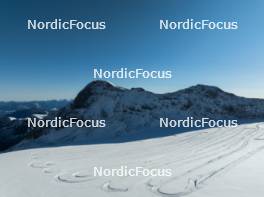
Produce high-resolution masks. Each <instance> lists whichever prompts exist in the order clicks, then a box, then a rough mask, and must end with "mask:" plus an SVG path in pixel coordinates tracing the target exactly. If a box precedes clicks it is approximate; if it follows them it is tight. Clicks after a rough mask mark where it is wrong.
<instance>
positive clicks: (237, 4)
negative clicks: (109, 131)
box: [0, 0, 264, 100]
mask: <svg viewBox="0 0 264 197" xmlns="http://www.w3.org/2000/svg"><path fill="white" fill-rule="evenodd" d="M263 10H264V2H263V1H261V0H253V1H243V2H242V1H239V0H234V1H232V2H231V1H227V0H223V1H219V0H218V1H215V0H201V1H199V2H198V1H196V0H192V1H190V0H181V1H177V0H174V1H172V0H168V1H162V0H159V1H157V0H152V1H150V0H148V1H144V0H141V1H139V0H136V1H128V0H118V1H117V0H112V1H109V0H99V1H98V0H97V1H95V0H94V1H88V0H87V1H62V0H61V1H56V2H54V1H51V0H46V1H28V0H25V1H19V0H9V1H5V0H4V1H1V3H0V23H1V28H0V92H1V94H0V100H46V99H62V98H74V97H75V95H76V94H77V93H78V92H79V91H80V89H82V88H83V87H84V86H85V85H86V84H87V83H89V82H90V81H91V73H90V71H91V67H92V66H94V65H102V66H105V67H109V69H111V68H119V67H127V68H139V67H144V68H149V69H153V68H159V67H161V68H162V69H163V68H167V69H171V70H173V79H171V80H112V82H114V83H116V84H117V85H119V86H124V87H139V86H141V87H144V88H145V89H147V90H151V91H155V92H159V93H161V92H168V91H174V90H178V89H181V88H186V87H188V86H191V85H195V84H198V83H199V84H207V85H215V86H219V87H220V88H222V89H224V90H226V91H230V92H233V93H235V94H238V95H241V96H246V97H259V98H264V91H263V84H264V77H263V75H264V64H263V63H264V37H263V35H264V25H263V18H264V12H263ZM55 18H61V19H65V20H67V19H79V20H84V21H86V20H88V21H89V20H105V21H106V22H107V29H106V30H105V31H85V30H82V31H52V30H47V31H29V30H27V26H26V25H27V20H28V19H38V20H42V21H48V20H53V19H55ZM187 18H193V19H195V20H200V19H209V20H212V21H213V20H216V21H238V22H239V29H238V30H236V31H217V30H216V31H161V30H159V20H160V19H170V20H176V21H177V20H184V19H187Z"/></svg>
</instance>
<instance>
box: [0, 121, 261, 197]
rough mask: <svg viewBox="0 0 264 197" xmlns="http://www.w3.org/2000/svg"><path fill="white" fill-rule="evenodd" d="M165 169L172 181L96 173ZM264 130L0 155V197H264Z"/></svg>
mask: <svg viewBox="0 0 264 197" xmlns="http://www.w3.org/2000/svg"><path fill="white" fill-rule="evenodd" d="M124 165H125V166H128V167H129V168H134V167H136V166H142V167H145V168H149V169H152V168H166V169H167V168H170V169H172V176H170V177H143V176H139V177H129V176H127V177H117V176H115V177H94V176H93V174H92V173H93V167H95V166H103V167H104V168H120V166H124ZM263 175H264V123H254V124H245V125H240V126H239V127H237V128H213V129H204V130H199V131H193V132H186V133H182V134H177V135H172V136H168V137H162V138H153V139H147V140H138V141H133V142H126V143H113V144H96V145H81V146H64V147H57V148H41V149H29V150H23V151H16V152H9V153H3V154H0V177H1V178H0V196H1V197H72V196H76V197H87V196H94V197H105V196H112V197H119V196H120V197H136V196H137V197H138V196H142V197H148V196H162V197H180V196H190V197H212V196H213V197H223V196H225V197H249V196H254V197H263V195H264V181H263Z"/></svg>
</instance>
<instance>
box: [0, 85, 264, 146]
mask: <svg viewBox="0 0 264 197" xmlns="http://www.w3.org/2000/svg"><path fill="white" fill-rule="evenodd" d="M54 102H55V101H54ZM60 104H61V105H62V107H61V108H60V109H59V110H58V111H54V112H52V113H49V114H46V115H47V116H46V117H45V118H46V119H52V118H54V117H55V116H59V117H62V118H64V119H67V118H69V117H76V118H78V119H82V120H83V119H105V120H106V122H107V127H105V128H60V129H40V128H39V129H38V128H37V129H33V130H31V129H28V128H27V127H26V125H25V120H22V119H11V118H8V117H6V116H5V117H4V118H2V119H0V148H1V149H2V150H4V149H6V148H9V147H11V146H14V145H16V146H15V148H27V147H34V146H42V145H44V146H45V145H53V146H54V145H55V146H56V145H68V144H85V143H97V142H98V143H99V142H107V141H108V140H112V141H113V140H122V139H140V138H141V137H154V136H162V135H166V134H169V132H170V130H162V131H161V130H160V129H159V118H161V117H168V118H173V119H181V118H184V117H194V118H196V119H198V118H203V117H207V118H211V119H238V120H241V121H245V120H246V121H263V120H264V100H263V99H249V98H244V97H239V96H236V95H234V94H230V93H227V92H224V91H223V90H221V89H219V88H217V87H213V86H207V85H196V86H192V87H190V88H187V89H183V90H180V91H176V92H173V93H166V94H155V93H152V92H149V91H146V90H144V89H142V88H132V89H125V88H121V87H117V86H114V85H112V84H111V83H108V82H105V81H93V82H91V83H90V84H88V85H87V86H86V87H85V88H84V89H83V90H82V91H80V93H79V94H78V95H77V97H76V98H75V99H74V100H73V101H72V102H70V103H67V101H64V102H62V103H60ZM32 105H33V104H32ZM63 105H65V106H63ZM0 106H1V105H0ZM49 106H50V108H51V106H53V105H52V103H50V105H49ZM53 107H54V106H53ZM0 109H1V107H0ZM34 109H35V108H34ZM14 113H15V112H14ZM31 115H34V114H31ZM153 131H157V132H156V133H155V132H153ZM166 132H168V133H166ZM173 132H174V133H175V132H178V131H177V129H174V130H173ZM132 136H133V137H134V138H132Z"/></svg>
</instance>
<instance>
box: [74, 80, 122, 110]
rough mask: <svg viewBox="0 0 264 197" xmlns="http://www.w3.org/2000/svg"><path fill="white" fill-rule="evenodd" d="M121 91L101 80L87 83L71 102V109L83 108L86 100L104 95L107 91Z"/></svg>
mask: <svg viewBox="0 0 264 197" xmlns="http://www.w3.org/2000/svg"><path fill="white" fill-rule="evenodd" d="M120 90H121V89H120V88H118V87H115V86H114V85H113V84H111V83H109V82H107V81H102V80H96V81H92V82H91V83H89V84H88V85H87V86H86V87H85V88H84V89H83V90H81V91H80V92H79V94H78V95H77V96H76V98H75V99H74V101H73V105H72V107H73V108H82V107H85V104H86V101H87V100H88V98H89V97H90V96H92V95H95V94H98V95H101V94H104V93H105V92H107V91H120Z"/></svg>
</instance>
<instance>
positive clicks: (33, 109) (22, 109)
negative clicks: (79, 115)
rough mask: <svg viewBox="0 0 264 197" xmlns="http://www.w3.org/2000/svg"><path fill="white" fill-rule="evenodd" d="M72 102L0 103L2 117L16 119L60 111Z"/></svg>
mask: <svg viewBox="0 0 264 197" xmlns="http://www.w3.org/2000/svg"><path fill="white" fill-rule="evenodd" d="M69 102H70V101H68V100H48V101H28V102H16V101H9V102H3V101H0V117H1V116H8V117H10V116H11V117H15V118H25V117H29V116H30V115H32V114H34V113H43V112H45V111H50V110H56V109H60V108H62V107H64V106H66V105H67V104H69Z"/></svg>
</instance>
